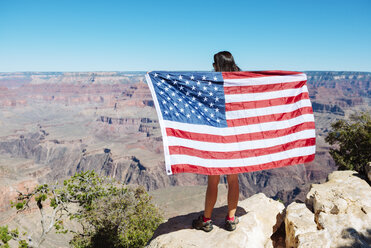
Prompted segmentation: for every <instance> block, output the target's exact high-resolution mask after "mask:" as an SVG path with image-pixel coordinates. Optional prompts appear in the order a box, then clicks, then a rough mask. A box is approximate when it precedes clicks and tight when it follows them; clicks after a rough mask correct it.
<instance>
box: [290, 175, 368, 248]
mask: <svg viewBox="0 0 371 248" xmlns="http://www.w3.org/2000/svg"><path fill="white" fill-rule="evenodd" d="M306 204H307V206H308V207H309V209H311V210H312V211H313V213H314V222H315V223H316V225H317V229H318V230H321V231H326V232H328V234H329V237H330V238H326V239H328V240H331V243H330V247H348V246H349V247H353V246H356V247H357V246H358V247H369V246H368V245H369V244H370V243H371V187H370V185H369V184H368V183H367V182H366V181H364V180H362V179H361V178H359V177H358V176H357V173H356V172H354V171H335V172H333V173H331V174H330V175H329V176H328V181H327V182H326V183H323V184H313V185H312V187H311V190H310V192H309V193H308V195H307V200H306ZM313 213H311V214H310V218H312V216H313ZM287 214H290V211H289V209H288V211H287ZM318 232H320V231H317V232H315V233H316V235H318ZM323 239H325V237H323ZM298 247H301V246H298ZM303 247H304V246H303Z"/></svg>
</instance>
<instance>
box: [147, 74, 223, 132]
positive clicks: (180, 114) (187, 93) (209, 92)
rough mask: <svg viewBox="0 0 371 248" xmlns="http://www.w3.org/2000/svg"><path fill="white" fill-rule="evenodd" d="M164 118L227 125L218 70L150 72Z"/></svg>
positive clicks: (221, 82) (193, 122)
mask: <svg viewBox="0 0 371 248" xmlns="http://www.w3.org/2000/svg"><path fill="white" fill-rule="evenodd" d="M149 76H150V78H151V81H152V84H153V87H154V90H155V92H156V96H157V100H158V103H159V106H160V109H161V113H162V117H163V119H164V120H170V121H177V122H183V123H191V124H201V125H209V126H214V127H227V121H226V117H225V98H224V88H223V77H222V74H221V73H220V72H161V71H153V72H150V73H149Z"/></svg>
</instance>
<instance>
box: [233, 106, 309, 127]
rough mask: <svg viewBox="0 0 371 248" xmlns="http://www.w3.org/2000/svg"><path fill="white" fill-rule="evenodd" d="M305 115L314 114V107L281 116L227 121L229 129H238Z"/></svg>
mask: <svg viewBox="0 0 371 248" xmlns="http://www.w3.org/2000/svg"><path fill="white" fill-rule="evenodd" d="M304 114H313V110H312V107H303V108H299V109H297V110H294V111H292V112H287V113H279V114H272V115H262V116H254V117H247V118H241V119H233V120H227V125H228V127H237V126H245V125H251V124H258V123H265V122H273V121H282V120H289V119H293V118H295V117H298V116H300V115H304Z"/></svg>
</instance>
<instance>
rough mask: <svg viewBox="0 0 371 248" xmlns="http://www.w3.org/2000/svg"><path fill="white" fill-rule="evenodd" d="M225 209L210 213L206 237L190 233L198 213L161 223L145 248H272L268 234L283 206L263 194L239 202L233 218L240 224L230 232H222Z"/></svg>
mask: <svg viewBox="0 0 371 248" xmlns="http://www.w3.org/2000/svg"><path fill="white" fill-rule="evenodd" d="M226 211H227V209H226V207H222V208H217V209H214V212H213V220H215V222H214V229H213V230H212V231H211V232H209V233H206V232H204V231H200V230H195V229H192V227H191V223H192V219H194V218H197V216H198V215H199V214H202V212H199V213H192V214H188V215H183V216H177V217H174V218H171V219H169V220H168V221H167V222H165V223H163V224H162V225H161V226H160V227H159V228H158V229H157V230H156V232H155V234H154V237H153V238H152V240H151V241H150V242H149V244H148V245H147V247H149V248H160V247H166V248H169V247H170V248H171V247H212V248H215V247H252V248H255V247H273V242H272V240H271V236H272V234H273V233H274V232H275V231H276V230H277V229H278V227H279V226H280V225H281V223H282V221H283V211H284V205H283V204H282V203H280V202H278V201H274V200H272V199H270V198H268V197H266V196H265V195H264V194H263V193H260V194H256V195H253V196H252V197H250V198H248V199H245V200H243V201H240V202H239V204H238V209H237V214H236V216H239V217H238V218H239V220H240V223H239V224H238V225H237V229H236V230H235V231H233V232H228V231H226V230H225V229H224V228H223V224H224V218H225V215H226Z"/></svg>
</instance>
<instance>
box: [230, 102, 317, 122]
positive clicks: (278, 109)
mask: <svg viewBox="0 0 371 248" xmlns="http://www.w3.org/2000/svg"><path fill="white" fill-rule="evenodd" d="M311 106H312V105H311V103H310V100H309V99H303V100H301V101H298V102H295V103H292V104H285V105H278V106H272V107H266V108H257V109H242V110H234V111H228V112H225V116H226V118H227V120H233V119H240V118H249V117H255V116H263V115H272V114H279V113H289V112H292V111H294V110H297V109H299V108H303V107H311Z"/></svg>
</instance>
